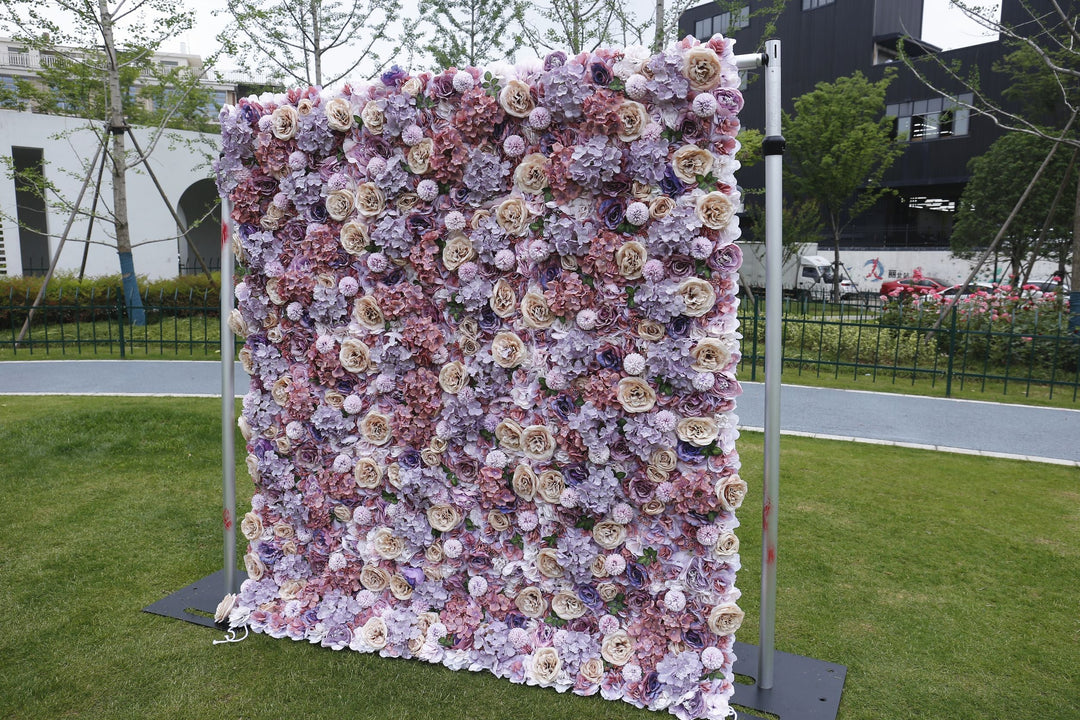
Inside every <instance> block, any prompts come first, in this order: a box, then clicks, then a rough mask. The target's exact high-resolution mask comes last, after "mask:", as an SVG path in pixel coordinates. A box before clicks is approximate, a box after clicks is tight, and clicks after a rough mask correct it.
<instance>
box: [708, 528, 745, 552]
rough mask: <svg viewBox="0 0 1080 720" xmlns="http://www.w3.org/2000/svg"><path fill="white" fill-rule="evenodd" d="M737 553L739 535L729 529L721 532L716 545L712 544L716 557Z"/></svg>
mask: <svg viewBox="0 0 1080 720" xmlns="http://www.w3.org/2000/svg"><path fill="white" fill-rule="evenodd" d="M738 554H739V537H738V536H737V535H736V534H735V533H733V532H731V531H730V530H726V531H724V532H723V533H721V534H720V538H719V539H718V540H717V541H716V545H715V546H713V555H715V556H716V557H718V558H729V557H732V556H733V555H738Z"/></svg>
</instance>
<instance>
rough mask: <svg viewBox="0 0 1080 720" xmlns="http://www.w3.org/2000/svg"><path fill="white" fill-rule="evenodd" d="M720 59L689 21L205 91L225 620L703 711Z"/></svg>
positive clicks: (708, 672) (711, 533) (710, 683)
mask: <svg viewBox="0 0 1080 720" xmlns="http://www.w3.org/2000/svg"><path fill="white" fill-rule="evenodd" d="M737 85H738V73H737V71H736V68H735V65H734V61H733V54H732V42H731V41H730V40H725V39H724V38H722V37H720V36H716V37H714V38H713V39H712V40H711V41H710V42H708V43H706V44H698V43H697V42H696V41H694V40H692V39H687V40H684V41H683V42H681V43H679V44H678V45H677V46H675V47H672V48H670V49H668V50H666V51H665V52H663V53H661V54H658V55H650V54H649V53H648V52H647V51H645V50H643V49H640V48H627V49H626V50H598V51H597V52H595V53H591V54H589V53H586V54H582V55H579V56H577V57H569V58H568V57H566V56H565V55H564V54H563V53H554V54H552V55H549V56H548V57H547V58H546V59H545V60H544V61H543V63H539V62H538V63H535V64H521V65H517V66H510V65H500V66H497V67H492V68H489V69H488V70H487V71H482V70H478V69H475V68H468V69H466V70H454V69H451V70H447V71H446V72H443V73H440V74H429V73H421V74H418V75H410V74H409V73H406V72H404V71H401V70H398V69H396V68H395V69H394V70H392V71H390V72H387V73H386V74H384V75H383V76H382V78H381V80H380V81H379V82H376V83H373V84H370V85H353V86H346V87H345V88H344V89H343V90H342V91H341V92H323V91H320V90H319V89H317V88H311V89H307V90H292V91H290V92H288V93H287V94H285V95H277V96H273V95H264V96H262V97H261V98H258V99H255V98H250V99H246V100H241V101H240V103H239V104H238V105H237V106H236V107H227V108H225V109H224V110H223V111H222V114H221V130H222V137H223V152H222V155H221V158H220V160H219V161H218V165H217V169H218V185H219V189H220V191H221V193H222V195H223V196H224V197H227V198H228V199H229V200H230V201H231V203H232V218H233V220H234V221H235V222H236V223H237V227H238V230H237V233H236V237H237V245H236V252H237V254H238V256H239V258H240V261H241V262H242V265H243V267H244V269H245V271H244V272H243V275H242V278H241V279H240V280H239V282H238V283H237V286H236V297H237V300H238V305H239V310H238V311H236V312H234V314H233V318H232V326H233V328H234V330H236V331H237V332H238V333H239V334H241V335H243V336H245V337H246V338H247V342H246V344H245V347H244V349H243V350H242V351H241V354H240V359H241V361H242V362H243V365H244V367H245V369H246V370H247V371H248V373H249V374H250V375H251V387H250V390H249V392H248V393H247V395H246V396H245V397H244V402H243V407H244V411H243V417H242V420H241V429H242V431H243V433H244V436H245V438H247V447H248V452H249V455H248V457H247V465H248V469H249V471H250V473H251V477H252V479H253V480H254V483H255V495H254V497H253V499H252V509H251V512H250V513H248V514H247V516H246V517H245V518H244V520H243V522H242V530H243V533H244V535H245V536H246V537H247V539H248V540H249V541H250V545H249V547H248V551H247V555H246V556H245V562H246V566H247V573H248V579H247V580H246V581H245V582H244V583H243V586H242V591H241V592H240V594H239V596H237V597H236V598H235V599H234V602H235V605H234V606H233V607H231V608H228V607H227V608H226V610H229V609H231V614H230V622H231V623H232V624H233V625H234V626H239V625H248V626H250V627H251V628H252V629H254V630H256V631H260V632H264V633H267V634H269V635H272V636H274V637H290V638H293V639H296V640H300V639H304V640H307V641H309V642H313V643H321V644H322V645H324V646H326V647H330V648H333V649H336V650H341V649H345V648H349V649H352V650H356V651H360V652H377V653H379V654H380V655H383V656H386V657H402V658H414V659H418V660H424V661H427V662H433V663H442V664H443V665H446V666H447V667H450V668H453V669H469V670H488V671H490V672H492V673H494V674H495V675H497V676H499V677H502V678H507V679H509V680H511V681H513V682H517V683H527V684H531V685H543V686H547V687H553V688H555V689H556V690H559V691H565V690H572V691H573V692H576V693H579V694H582V695H591V694H594V693H600V694H601V695H602V696H603V697H605V698H608V699H621V700H625V701H627V702H631V703H633V704H635V705H638V706H644V707H649V708H653V709H665V708H666V709H668V710H670V711H671V712H673V713H674V714H676V715H678V716H679V717H681V718H692V717H708V718H722V717H726V716H727V715H728V713H729V707H728V701H729V699H730V696H731V693H732V689H733V686H732V682H733V675H732V662H733V661H734V656H733V654H732V645H733V642H734V636H733V633H734V631H735V630H736V629H737V628H738V626H739V624H740V622H741V620H742V615H743V613H742V611H741V610H740V609H739V607H738V606H737V604H736V601H737V600H738V598H739V591H738V590H737V589H736V588H735V585H734V583H735V573H736V571H737V570H738V569H739V556H738V540H737V538H736V536H735V535H734V530H735V528H736V527H737V525H738V522H737V521H736V519H735V515H734V510H735V509H736V508H738V506H739V504H740V502H741V501H742V498H743V495H744V493H745V492H746V485H745V483H744V482H743V481H742V480H741V479H740V478H739V475H738V470H739V457H738V454H737V453H736V451H735V438H736V437H737V435H738V433H737V431H736V417H735V416H734V415H733V414H732V411H733V409H734V405H735V397H736V396H738V394H739V392H740V388H739V384H738V382H737V381H736V379H735V376H734V368H735V365H736V363H737V362H738V359H739V342H738V338H739V335H738V334H737V332H736V330H737V322H736V319H735V310H736V304H737V300H736V298H735V293H736V286H737V270H738V267H739V264H740V261H741V255H740V253H739V250H738V248H737V247H736V246H735V245H734V244H733V241H734V240H735V239H736V238H737V237H738V235H739V229H738V220H737V218H736V216H735V212H736V210H737V208H738V205H739V196H738V192H737V189H736V184H735V178H734V176H733V173H734V171H735V170H736V169H737V167H738V162H737V161H736V160H735V159H734V155H735V152H736V150H737V149H738V146H739V144H738V142H737V141H736V139H735V138H736V135H737V134H738V131H739V121H738V119H737V117H736V115H737V113H738V111H739V110H740V108H741V106H742V99H741V96H740V94H739V92H738V90H737Z"/></svg>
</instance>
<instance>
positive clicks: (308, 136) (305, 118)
mask: <svg viewBox="0 0 1080 720" xmlns="http://www.w3.org/2000/svg"><path fill="white" fill-rule="evenodd" d="M296 147H298V148H300V149H301V150H303V151H304V152H306V153H308V154H309V155H315V154H319V155H326V154H327V153H329V152H330V151H331V149H333V147H334V132H333V131H332V130H331V129H330V125H329V124H328V120H327V117H326V114H325V113H321V112H311V113H308V114H307V115H301V116H300V129H299V130H298V131H297V133H296Z"/></svg>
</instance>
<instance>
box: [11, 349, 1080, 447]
mask: <svg viewBox="0 0 1080 720" xmlns="http://www.w3.org/2000/svg"><path fill="white" fill-rule="evenodd" d="M234 374H235V377H236V392H237V395H242V394H244V393H245V392H246V391H247V375H245V374H244V372H243V370H241V368H240V365H239V363H237V364H236V366H235V368H234ZM743 388H744V393H743V396H742V397H741V398H740V399H739V407H738V410H737V412H738V415H739V421H740V425H741V426H742V427H743V428H744V429H746V430H755V429H761V427H762V426H763V425H764V422H765V410H764V407H765V387H764V385H763V384H761V383H751V382H746V383H744V384H743ZM220 392H221V366H220V365H219V364H218V363H216V362H206V361H184V360H170V361H153V360H33V361H26V362H22V361H9V362H2V363H0V395H27V394H29V395H44V394H50V395H143V396H191V397H215V396H217V395H218V394H219V393H220ZM780 403H781V413H782V415H783V418H782V421H781V432H783V433H785V434H792V435H807V436H811V437H820V438H830V439H842V440H854V441H859V442H870V443H880V444H889V445H901V446H911V447H920V448H927V449H936V450H947V451H952V452H964V453H975V454H980V455H990V456H994V457H1015V458H1023V459H1028V460H1037V461H1040V462H1054V463H1061V464H1068V465H1076V466H1080V410H1064V409H1057V408H1040V407H1030V406H1026V405H1009V404H1003V403H991V402H981V401H973V400H947V399H944V398H929V397H921V396H916V395H897V394H894V393H880V392H868V391H862V390H833V389H827V388H815V387H805V386H801V385H785V386H783V390H782V393H781V400H780Z"/></svg>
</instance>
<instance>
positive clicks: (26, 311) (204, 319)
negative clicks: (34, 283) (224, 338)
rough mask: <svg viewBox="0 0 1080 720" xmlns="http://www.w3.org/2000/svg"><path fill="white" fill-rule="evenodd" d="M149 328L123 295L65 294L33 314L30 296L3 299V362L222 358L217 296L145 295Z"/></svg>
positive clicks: (0, 322)
mask: <svg viewBox="0 0 1080 720" xmlns="http://www.w3.org/2000/svg"><path fill="white" fill-rule="evenodd" d="M140 299H141V302H142V309H143V314H144V316H145V319H146V322H145V324H142V325H136V324H134V323H133V322H132V319H131V313H130V311H129V308H128V306H127V303H125V301H124V296H123V293H121V292H119V291H115V290H112V289H107V290H105V291H104V292H98V291H91V292H89V293H78V292H74V293H71V294H68V295H66V296H65V294H64V293H63V292H60V293H58V294H57V295H55V296H50V297H49V298H47V300H46V301H45V302H44V303H43V304H42V305H41V306H39V307H38V308H36V309H35V310H34V311H33V318H32V321H31V324H30V327H29V330H28V332H27V333H26V334H25V336H24V337H23V339H22V340H19V334H20V333H21V332H22V328H23V326H24V324H25V323H26V318H27V317H28V316H29V315H30V314H31V313H30V311H31V307H32V306H33V301H34V298H33V296H31V295H30V294H29V293H26V294H20V295H16V294H15V293H14V292H9V294H8V297H6V298H0V357H9V358H12V357H15V358H20V357H38V356H48V357H90V356H93V357H119V358H127V357H156V356H163V357H169V356H176V357H180V356H187V357H193V358H198V359H212V358H217V357H220V343H221V331H220V321H219V317H220V312H219V309H218V307H217V305H216V302H217V294H216V293H214V294H213V295H211V293H210V292H209V291H202V292H197V291H194V290H192V291H188V292H187V293H181V292H179V291H177V292H174V293H171V294H166V293H164V292H159V293H153V292H149V291H147V292H144V293H143V294H142V295H141V298H140Z"/></svg>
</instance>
